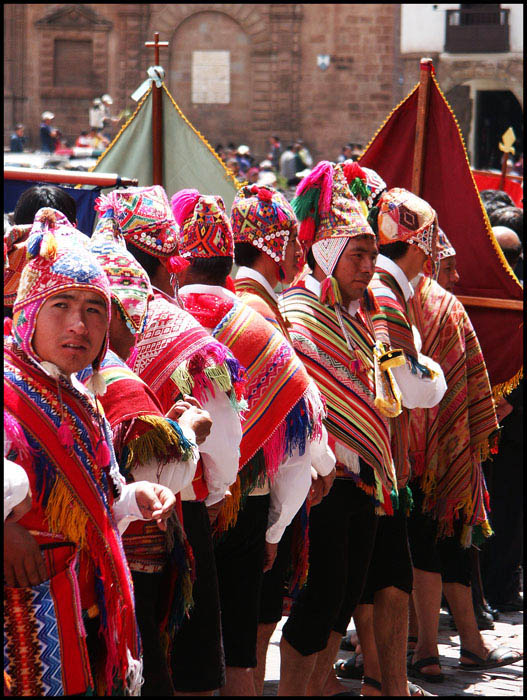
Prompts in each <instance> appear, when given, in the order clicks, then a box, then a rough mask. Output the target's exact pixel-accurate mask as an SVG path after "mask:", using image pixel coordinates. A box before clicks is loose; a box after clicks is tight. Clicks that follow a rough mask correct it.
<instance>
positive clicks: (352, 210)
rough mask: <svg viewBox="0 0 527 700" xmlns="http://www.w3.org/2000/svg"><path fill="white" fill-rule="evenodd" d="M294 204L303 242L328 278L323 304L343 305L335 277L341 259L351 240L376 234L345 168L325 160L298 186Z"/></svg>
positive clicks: (322, 293) (300, 238) (323, 291)
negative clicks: (347, 177) (346, 174)
mask: <svg viewBox="0 0 527 700" xmlns="http://www.w3.org/2000/svg"><path fill="white" fill-rule="evenodd" d="M291 205H292V207H293V210H294V212H295V214H296V216H297V218H298V220H299V222H300V228H299V236H298V237H299V240H300V242H301V243H302V245H303V246H304V247H305V248H307V249H309V248H311V250H312V252H313V257H314V258H315V261H316V262H317V263H318V265H319V266H320V268H321V269H322V271H323V272H324V273H325V274H326V279H325V280H324V281H323V282H322V285H321V296H320V298H321V301H323V302H327V303H328V304H329V305H330V306H334V305H335V304H340V303H341V294H340V290H339V287H338V284H337V280H336V279H335V278H334V277H333V270H334V269H335V267H336V265H337V263H338V261H339V258H340V256H341V254H342V252H343V250H344V248H345V247H346V245H347V243H348V240H349V239H350V238H355V237H357V236H372V237H373V238H375V234H374V232H373V230H372V228H371V226H370V225H369V223H368V222H367V220H366V217H365V215H364V213H363V209H362V207H361V206H360V203H359V201H358V200H357V198H356V197H355V195H353V194H352V193H351V191H350V188H349V186H348V183H347V181H346V178H345V176H344V172H343V170H342V166H341V165H340V164H339V165H334V164H333V163H330V162H329V161H327V160H326V161H321V162H320V163H318V165H317V166H316V167H315V168H314V169H313V171H312V172H311V173H310V174H309V175H308V176H307V177H305V178H304V179H303V180H302V181H301V182H300V184H299V185H298V187H297V190H296V196H295V198H294V199H293V200H292V202H291Z"/></svg>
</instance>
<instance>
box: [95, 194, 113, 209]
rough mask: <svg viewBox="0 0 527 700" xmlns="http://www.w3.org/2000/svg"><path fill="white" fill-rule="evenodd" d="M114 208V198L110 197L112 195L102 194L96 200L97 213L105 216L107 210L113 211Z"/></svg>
mask: <svg viewBox="0 0 527 700" xmlns="http://www.w3.org/2000/svg"><path fill="white" fill-rule="evenodd" d="M110 194H111V193H110ZM112 208H113V201H112V198H111V197H110V195H106V194H101V195H100V196H99V197H97V199H96V200H95V204H94V209H95V211H98V212H99V213H100V214H104V213H105V212H106V210H107V209H112Z"/></svg>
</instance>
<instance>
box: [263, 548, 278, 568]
mask: <svg viewBox="0 0 527 700" xmlns="http://www.w3.org/2000/svg"><path fill="white" fill-rule="evenodd" d="M277 551H278V542H277V543H276V544H273V543H272V542H267V540H266V541H265V557H264V567H263V570H264V573H265V572H266V571H270V570H271V569H272V568H273V564H274V560H275V559H276V553H277Z"/></svg>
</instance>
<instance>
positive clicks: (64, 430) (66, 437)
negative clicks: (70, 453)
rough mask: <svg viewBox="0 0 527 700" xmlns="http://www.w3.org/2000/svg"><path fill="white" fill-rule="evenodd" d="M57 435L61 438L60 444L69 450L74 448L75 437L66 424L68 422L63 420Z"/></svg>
mask: <svg viewBox="0 0 527 700" xmlns="http://www.w3.org/2000/svg"><path fill="white" fill-rule="evenodd" d="M57 435H58V436H59V441H60V444H61V445H62V446H63V447H65V448H66V449H68V450H69V449H71V448H72V447H73V435H72V433H71V428H70V427H69V425H68V424H67V423H66V421H64V420H63V421H62V423H61V424H60V427H59V429H58V431H57Z"/></svg>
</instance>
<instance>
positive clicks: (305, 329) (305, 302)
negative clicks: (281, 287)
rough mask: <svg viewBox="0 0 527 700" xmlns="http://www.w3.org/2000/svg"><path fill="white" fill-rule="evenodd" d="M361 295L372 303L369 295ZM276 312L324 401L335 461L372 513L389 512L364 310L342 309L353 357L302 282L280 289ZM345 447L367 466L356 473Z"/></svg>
mask: <svg viewBox="0 0 527 700" xmlns="http://www.w3.org/2000/svg"><path fill="white" fill-rule="evenodd" d="M367 299H368V300H369V301H370V302H371V303H373V300H372V299H371V296H370V295H369V293H367ZM280 310H281V312H282V314H283V316H284V317H285V318H286V319H287V321H288V322H289V323H290V324H291V325H290V329H289V332H290V336H291V338H292V340H293V344H294V347H295V350H296V351H297V353H298V355H299V357H300V359H301V360H302V362H303V363H304V365H305V367H306V369H307V371H308V372H309V374H310V376H311V377H312V378H313V379H314V381H315V383H316V384H317V386H318V388H319V389H320V392H321V393H322V395H323V397H324V399H325V401H326V407H327V417H326V418H325V419H324V424H325V425H326V427H327V429H328V433H329V437H330V441H332V442H333V444H334V445H335V448H334V451H335V454H336V457H337V463H338V464H340V465H341V466H342V465H344V467H345V468H346V469H347V475H348V476H350V477H351V478H353V479H354V480H355V482H356V483H357V485H358V486H359V487H360V488H361V489H363V490H364V491H365V492H366V493H368V494H370V495H371V496H372V498H373V499H374V500H375V503H376V509H377V512H379V513H388V514H391V513H392V512H393V510H392V503H391V494H392V490H395V491H396V490H397V485H396V476H395V470H394V465H393V460H392V455H391V449H390V435H389V429H388V422H387V419H386V418H385V417H384V416H383V415H382V414H381V413H380V412H379V411H378V410H377V408H376V407H375V397H376V388H375V373H374V360H373V347H374V345H375V337H374V334H373V327H372V325H371V321H370V317H369V311H368V309H367V308H365V307H364V304H363V305H362V306H361V312H360V313H361V320H358V319H357V318H352V317H351V316H349V315H348V314H347V313H345V312H342V320H343V323H344V325H345V328H346V331H347V333H348V336H349V338H350V340H351V342H352V343H353V345H354V347H355V348H356V349H357V356H356V357H355V358H354V357H350V351H349V349H348V346H347V344H346V341H345V338H344V337H343V335H342V331H341V328H340V325H339V321H338V318H337V315H336V313H335V311H334V310H333V309H332V308H330V307H328V306H326V305H324V304H322V303H321V302H320V301H319V298H318V296H317V295H316V294H315V293H314V292H312V291H310V290H309V289H307V288H306V286H305V282H304V281H303V280H302V281H300V282H298V283H297V284H296V285H295V286H293V287H290V288H289V289H288V290H286V291H285V292H284V294H283V295H282V296H281V299H280ZM357 357H360V360H358V359H357ZM339 447H340V448H343V449H339ZM350 451H351V452H352V453H355V454H358V455H360V457H361V458H362V460H363V461H364V462H365V463H366V465H368V466H366V467H362V469H360V471H359V467H358V464H357V460H355V461H354V462H346V461H345V457H344V456H343V455H344V454H346V453H349V452H350Z"/></svg>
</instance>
